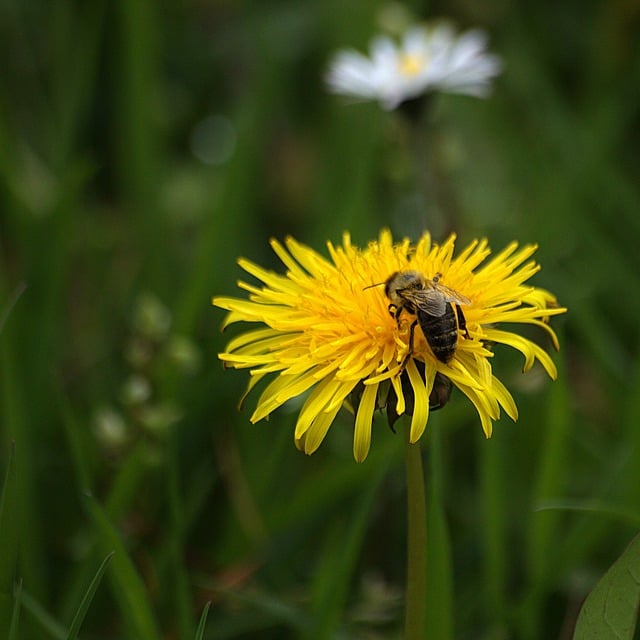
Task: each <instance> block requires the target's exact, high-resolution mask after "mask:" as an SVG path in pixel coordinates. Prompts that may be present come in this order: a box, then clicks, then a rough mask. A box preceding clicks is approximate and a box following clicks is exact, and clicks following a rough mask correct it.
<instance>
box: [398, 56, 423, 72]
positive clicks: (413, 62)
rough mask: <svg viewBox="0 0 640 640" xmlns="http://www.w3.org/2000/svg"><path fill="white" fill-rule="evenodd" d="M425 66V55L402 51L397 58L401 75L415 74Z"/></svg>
mask: <svg viewBox="0 0 640 640" xmlns="http://www.w3.org/2000/svg"><path fill="white" fill-rule="evenodd" d="M426 66H427V59H426V57H425V56H422V55H418V54H416V53H403V54H401V55H400V57H399V59H398V70H399V71H400V73H401V74H402V75H403V76H408V77H412V76H417V75H418V74H419V73H420V72H421V71H422V70H423V69H424V68H425V67H426Z"/></svg>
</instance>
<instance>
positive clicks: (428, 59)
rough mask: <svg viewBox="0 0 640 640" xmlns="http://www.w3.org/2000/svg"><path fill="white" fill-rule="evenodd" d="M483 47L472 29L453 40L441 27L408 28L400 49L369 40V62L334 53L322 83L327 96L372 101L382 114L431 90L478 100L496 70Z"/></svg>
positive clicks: (386, 40)
mask: <svg viewBox="0 0 640 640" xmlns="http://www.w3.org/2000/svg"><path fill="white" fill-rule="evenodd" d="M486 42H487V38H486V35H485V34H484V32H482V31H480V30H478V29H474V30H472V31H468V32H466V33H463V34H461V35H459V36H456V34H455V33H454V32H453V30H452V29H451V28H450V27H449V26H447V25H439V26H437V27H434V28H432V29H427V28H423V27H413V28H411V29H409V30H408V31H407V32H406V34H405V35H404V38H403V39H402V42H401V44H400V45H398V44H396V43H394V42H393V41H392V40H391V39H390V38H387V37H384V36H379V37H377V38H375V39H374V40H373V42H372V43H371V48H370V57H366V56H364V55H363V54H361V53H359V52H357V51H354V50H345V51H340V52H338V53H337V54H336V55H335V57H334V59H333V61H332V62H331V64H330V66H329V70H328V73H327V76H326V81H327V84H328V87H329V90H330V91H332V92H333V93H338V94H342V95H345V96H349V97H351V98H356V99H361V100H378V101H379V102H380V104H381V106H382V107H383V108H384V109H388V110H391V109H395V108H396V107H397V106H398V105H399V104H400V103H401V102H404V101H405V100H410V99H411V98H416V97H418V96H419V95H421V94H423V93H425V92H427V91H428V90H435V89H440V90H442V91H448V92H450V93H463V94H467V95H471V96H477V97H482V96H486V95H487V94H488V93H489V89H490V81H491V79H492V78H493V77H494V76H496V75H497V74H498V73H500V70H501V63H500V59H499V58H498V57H497V56H494V55H491V54H489V53H487V52H486V51H485V46H486Z"/></svg>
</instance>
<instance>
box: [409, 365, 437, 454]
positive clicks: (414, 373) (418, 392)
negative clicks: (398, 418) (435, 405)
mask: <svg viewBox="0 0 640 640" xmlns="http://www.w3.org/2000/svg"><path fill="white" fill-rule="evenodd" d="M407 374H408V376H409V382H410V383H411V388H412V389H413V397H414V408H413V415H412V416H411V428H410V431H409V442H411V443H414V442H417V441H418V440H419V439H420V436H421V435H422V434H423V433H424V430H425V427H426V426H427V420H428V418H429V393H431V388H427V384H428V382H425V380H423V378H422V376H421V375H420V373H419V372H418V369H417V367H416V365H415V362H414V361H413V359H410V360H409V361H408V362H407ZM434 375H435V374H434ZM431 386H433V379H432V380H431Z"/></svg>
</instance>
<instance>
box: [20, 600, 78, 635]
mask: <svg viewBox="0 0 640 640" xmlns="http://www.w3.org/2000/svg"><path fill="white" fill-rule="evenodd" d="M21 598H22V606H23V608H24V610H25V611H27V612H28V613H29V614H30V615H31V617H32V618H33V619H34V620H35V621H36V622H37V623H38V624H39V625H40V627H41V628H42V629H43V630H44V631H45V633H46V634H47V635H46V636H45V637H47V638H53V639H54V640H66V638H67V629H66V628H65V627H64V626H63V625H61V624H60V623H59V622H58V621H57V620H56V619H55V618H54V617H53V616H52V615H51V614H50V613H49V612H48V611H47V610H46V609H45V608H44V607H43V606H42V605H41V604H40V603H39V602H38V600H36V598H34V597H33V596H32V595H30V594H29V593H27V592H26V591H24V590H23V591H22V594H21Z"/></svg>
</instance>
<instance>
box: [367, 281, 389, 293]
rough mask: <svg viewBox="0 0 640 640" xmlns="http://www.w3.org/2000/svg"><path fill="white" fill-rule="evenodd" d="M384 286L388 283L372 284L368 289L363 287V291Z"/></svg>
mask: <svg viewBox="0 0 640 640" xmlns="http://www.w3.org/2000/svg"><path fill="white" fill-rule="evenodd" d="M383 284H387V283H386V282H376V283H375V284H370V285H367V286H366V287H363V288H362V290H363V291H364V290H365V289H372V288H373V287H381V286H382V285H383Z"/></svg>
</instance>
